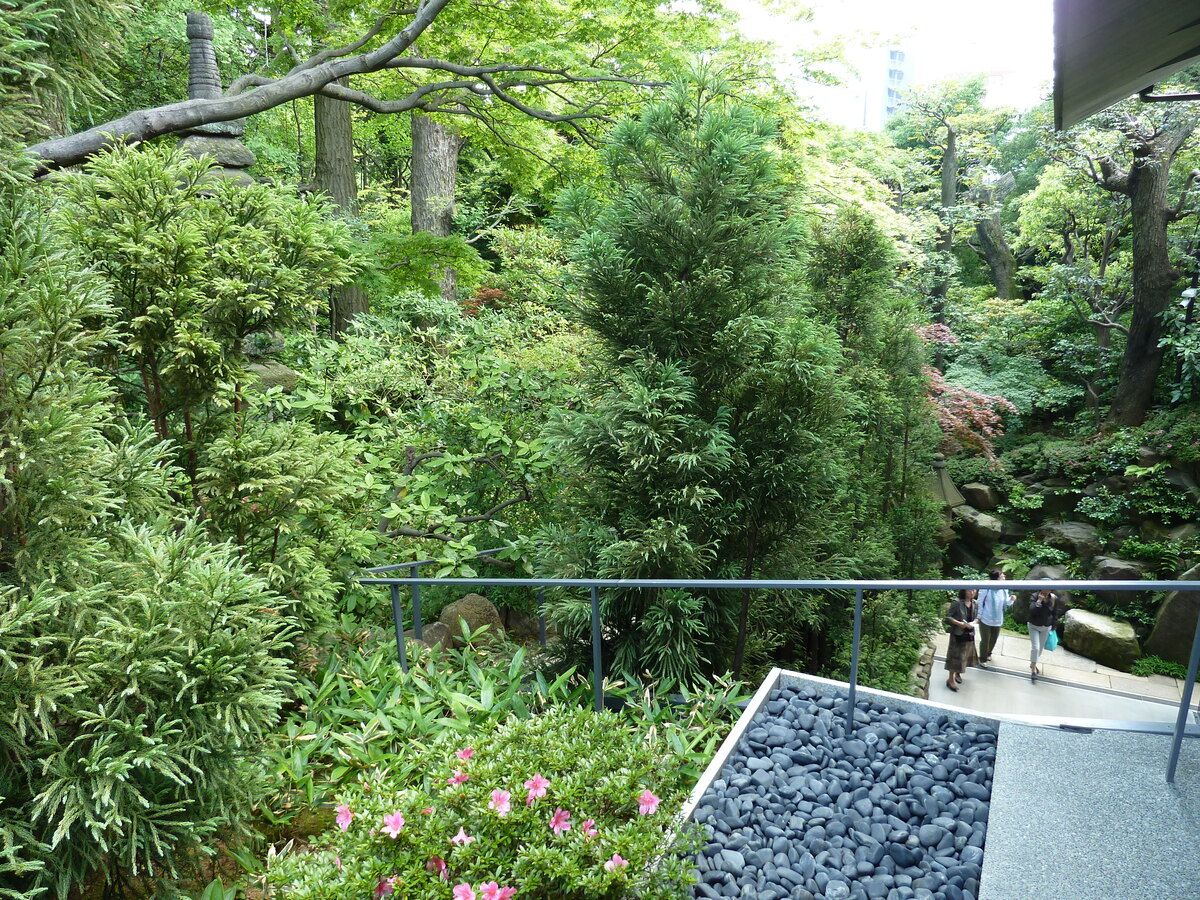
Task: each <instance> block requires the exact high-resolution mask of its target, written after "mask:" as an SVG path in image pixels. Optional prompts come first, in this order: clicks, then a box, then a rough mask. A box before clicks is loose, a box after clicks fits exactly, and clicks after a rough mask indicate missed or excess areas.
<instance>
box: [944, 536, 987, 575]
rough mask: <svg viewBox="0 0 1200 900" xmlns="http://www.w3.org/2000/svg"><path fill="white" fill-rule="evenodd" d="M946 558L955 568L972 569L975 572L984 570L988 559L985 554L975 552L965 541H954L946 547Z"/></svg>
mask: <svg viewBox="0 0 1200 900" xmlns="http://www.w3.org/2000/svg"><path fill="white" fill-rule="evenodd" d="M946 558H947V559H948V560H949V562H950V565H951V566H953V567H954V568H956V569H974V570H975V571H976V572H982V571H984V567H985V566H986V565H987V561H988V558H987V557H986V556H983V555H981V554H979V553H976V552H975V550H974V548H973V547H971V545H970V544H968V543H967V542H966V541H955V542H954V543H952V544H951V545H950V546H949V547H947V548H946Z"/></svg>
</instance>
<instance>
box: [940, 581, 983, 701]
mask: <svg viewBox="0 0 1200 900" xmlns="http://www.w3.org/2000/svg"><path fill="white" fill-rule="evenodd" d="M977 593H978V591H976V590H974V589H973V588H968V589H965V590H961V591H959V592H958V599H957V600H955V601H954V602H953V603H951V604H950V611H949V612H948V613H947V614H946V622H947V623H949V625H950V643H949V645H948V646H947V647H946V673H947V674H946V687H948V688H950V690H952V691H956V692H957V691H958V685H960V684H962V676H963V672H964V671H965V670H966V668H967V667H968V666H973V665H975V664H976V663H977V662H978V661H979V656H978V655H977V654H976V652H975V623H976V622H977V621H978V620H979V607H978V605H977V604H976V602H975V595H976V594H977Z"/></svg>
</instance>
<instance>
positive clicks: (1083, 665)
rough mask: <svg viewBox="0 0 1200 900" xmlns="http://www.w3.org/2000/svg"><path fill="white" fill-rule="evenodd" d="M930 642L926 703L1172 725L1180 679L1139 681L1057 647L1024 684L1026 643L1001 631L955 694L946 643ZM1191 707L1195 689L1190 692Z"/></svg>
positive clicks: (1197, 697) (1198, 700)
mask: <svg viewBox="0 0 1200 900" xmlns="http://www.w3.org/2000/svg"><path fill="white" fill-rule="evenodd" d="M948 641H949V635H946V634H939V635H938V636H937V638H936V639H935V642H934V646H935V651H934V659H935V661H934V666H933V674H932V675H931V676H930V679H929V699H930V700H932V701H934V702H936V703H945V704H948V705H950V706H958V707H961V708H963V709H970V710H973V711H976V712H982V713H991V714H995V715H1010V716H1055V717H1069V718H1084V719H1119V720H1125V721H1144V722H1174V721H1175V717H1176V715H1177V714H1178V711H1179V701H1180V698H1181V697H1182V696H1183V680H1182V679H1176V678H1169V677H1167V676H1165V675H1151V676H1149V677H1146V678H1141V677H1138V676H1135V675H1130V674H1129V673H1128V672H1121V671H1119V670H1118V669H1110V668H1108V667H1107V666H1102V665H1100V664H1099V663H1096V662H1094V661H1093V660H1090V659H1087V658H1086V657H1083V656H1080V655H1078V654H1077V653H1072V652H1071V651H1069V650H1067V649H1066V648H1065V647H1063V646H1062V645H1061V644H1060V645H1059V648H1058V649H1057V650H1055V651H1054V652H1053V653H1043V654H1042V657H1041V659H1040V660H1039V661H1038V666H1039V668H1040V669H1041V670H1042V675H1041V676H1039V677H1038V681H1037V684H1033V683H1031V682H1030V680H1029V638H1027V637H1026V636H1025V635H1022V634H1016V633H1014V632H1008V631H1005V632H1002V633H1001V635H1000V640H999V641H997V643H996V649H995V650H994V651H993V653H992V660H991V663H989V666H988V668H987V669H986V670H984V669H977V668H973V669H971V670H969V671H968V672H965V673H964V674H963V683H962V684H961V685H960V686H959V689H958V691H957V692H954V691H951V690H950V689H949V688H947V687H946V670H945V667H944V661H945V658H946V644H947V642H948ZM1192 704H1193V708H1196V707H1197V704H1200V689H1197V691H1194V692H1193V696H1192Z"/></svg>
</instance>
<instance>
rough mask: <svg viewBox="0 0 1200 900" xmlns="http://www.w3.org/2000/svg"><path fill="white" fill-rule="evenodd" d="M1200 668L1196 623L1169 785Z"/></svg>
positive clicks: (1199, 634) (1199, 625)
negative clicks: (1197, 670) (1197, 672)
mask: <svg viewBox="0 0 1200 900" xmlns="http://www.w3.org/2000/svg"><path fill="white" fill-rule="evenodd" d="M1197 668H1200V622H1197V623H1196V636H1195V637H1193V638H1192V658H1191V659H1190V660H1188V671H1187V680H1186V681H1184V683H1183V697H1181V698H1180V700H1179V716H1178V718H1176V719H1175V736H1174V737H1173V738H1172V739H1171V757H1170V759H1169V760H1168V761H1167V784H1174V783H1175V767H1176V766H1177V765H1179V751H1180V749H1181V748H1182V747H1183V731H1184V729H1185V728H1186V727H1187V717H1188V713H1189V712H1191V708H1192V689H1193V688H1195V687H1196V669H1197Z"/></svg>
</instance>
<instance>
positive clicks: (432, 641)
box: [404, 622, 457, 649]
mask: <svg viewBox="0 0 1200 900" xmlns="http://www.w3.org/2000/svg"><path fill="white" fill-rule="evenodd" d="M456 634H457V632H451V631H450V628H449V626H448V625H445V624H444V623H442V622H430V623H429V624H428V625H423V626H422V627H421V640H419V641H417V633H416V632H415V631H414V630H413V629H411V628H410V629H409V630H408V631H406V632H404V636H405V637H406V638H407V639H408V640H410V641H416V642H417V643H419V644H422V645H424V646H426V647H437V648H439V649H440V648H445V649H449V648H450V647H453V646H454V638H455V636H456Z"/></svg>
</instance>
